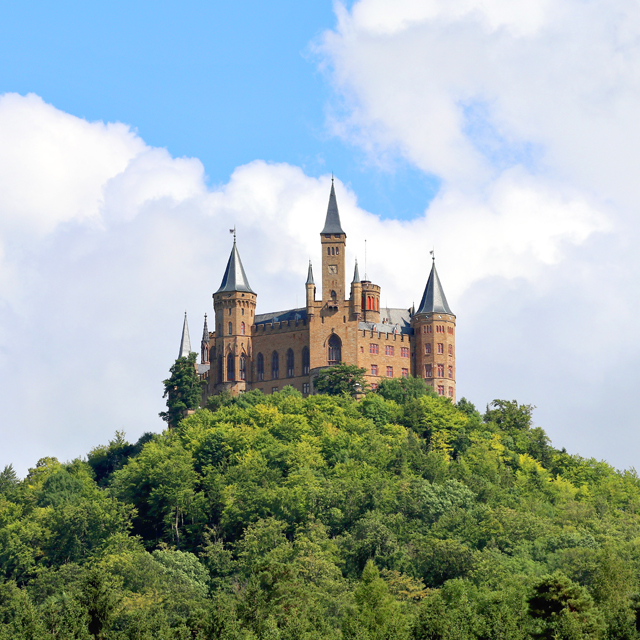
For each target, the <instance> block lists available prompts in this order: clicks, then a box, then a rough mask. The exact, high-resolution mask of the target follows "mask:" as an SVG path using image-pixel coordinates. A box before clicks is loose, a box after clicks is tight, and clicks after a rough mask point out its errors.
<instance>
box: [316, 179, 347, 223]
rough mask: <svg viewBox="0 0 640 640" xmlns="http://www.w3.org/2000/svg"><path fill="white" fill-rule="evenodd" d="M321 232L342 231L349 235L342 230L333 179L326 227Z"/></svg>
mask: <svg viewBox="0 0 640 640" xmlns="http://www.w3.org/2000/svg"><path fill="white" fill-rule="evenodd" d="M321 233H334V234H336V233H342V234H343V235H347V234H346V233H345V232H344V231H343V230H342V225H341V224H340V213H339V212H338V201H337V200H336V190H335V189H334V188H333V179H331V193H330V194H329V206H328V207H327V218H326V220H325V221H324V229H323V230H322V231H321Z"/></svg>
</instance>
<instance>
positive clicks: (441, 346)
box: [438, 342, 444, 353]
mask: <svg viewBox="0 0 640 640" xmlns="http://www.w3.org/2000/svg"><path fill="white" fill-rule="evenodd" d="M438 353H444V345H443V344H442V342H438Z"/></svg>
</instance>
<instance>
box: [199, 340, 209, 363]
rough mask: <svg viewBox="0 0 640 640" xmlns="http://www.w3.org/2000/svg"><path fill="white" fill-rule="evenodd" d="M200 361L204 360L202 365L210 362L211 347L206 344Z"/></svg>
mask: <svg viewBox="0 0 640 640" xmlns="http://www.w3.org/2000/svg"><path fill="white" fill-rule="evenodd" d="M200 359H201V360H202V364H207V362H209V347H208V346H207V345H206V344H205V345H203V347H202V353H201V355H200Z"/></svg>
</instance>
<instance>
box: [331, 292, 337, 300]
mask: <svg viewBox="0 0 640 640" xmlns="http://www.w3.org/2000/svg"><path fill="white" fill-rule="evenodd" d="M337 297H338V294H337V293H336V292H335V291H333V290H332V291H331V299H332V300H335V299H336V298H337Z"/></svg>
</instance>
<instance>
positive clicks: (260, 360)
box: [256, 353, 264, 382]
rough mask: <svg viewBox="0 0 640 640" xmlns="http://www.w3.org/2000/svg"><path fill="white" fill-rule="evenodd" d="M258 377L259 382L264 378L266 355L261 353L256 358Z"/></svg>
mask: <svg viewBox="0 0 640 640" xmlns="http://www.w3.org/2000/svg"><path fill="white" fill-rule="evenodd" d="M256 378H257V379H258V381H259V382H262V380H264V356H263V355H262V354H261V353H259V354H258V357H257V358H256Z"/></svg>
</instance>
